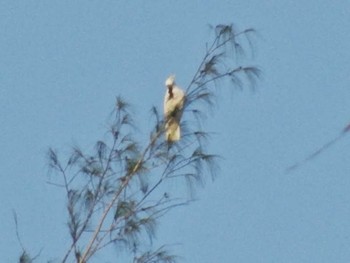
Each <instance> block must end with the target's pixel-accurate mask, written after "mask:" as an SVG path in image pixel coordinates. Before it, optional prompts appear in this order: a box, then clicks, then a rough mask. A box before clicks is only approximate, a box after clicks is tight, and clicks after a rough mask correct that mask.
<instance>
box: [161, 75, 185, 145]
mask: <svg viewBox="0 0 350 263" xmlns="http://www.w3.org/2000/svg"><path fill="white" fill-rule="evenodd" d="M165 85H166V87H167V91H166V94H165V98H164V116H165V138H166V140H167V141H170V142H173V141H178V140H180V138H181V128H180V120H181V117H182V112H183V106H184V101H185V93H184V91H183V90H182V89H181V88H179V87H178V86H176V84H175V77H174V76H170V77H169V78H168V79H167V80H166V82H165Z"/></svg>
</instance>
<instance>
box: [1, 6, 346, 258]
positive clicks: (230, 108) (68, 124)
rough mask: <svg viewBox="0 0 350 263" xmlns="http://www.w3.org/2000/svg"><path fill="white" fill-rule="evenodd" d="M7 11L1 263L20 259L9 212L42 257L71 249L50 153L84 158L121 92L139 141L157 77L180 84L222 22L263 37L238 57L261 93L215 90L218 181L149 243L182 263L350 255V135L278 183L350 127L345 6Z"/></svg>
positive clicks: (154, 101)
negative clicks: (253, 70) (251, 69)
mask: <svg viewBox="0 0 350 263" xmlns="http://www.w3.org/2000/svg"><path fill="white" fill-rule="evenodd" d="M0 2H1V8H0V28H1V37H0V122H1V129H0V146H1V151H0V164H1V165H0V178H1V184H0V196H1V214H0V219H1V224H0V231H1V235H0V261H1V262H15V261H16V260H17V257H18V255H19V254H20V252H21V249H20V246H19V244H18V242H17V240H16V236H15V226H14V220H13V216H12V211H13V210H16V212H17V214H18V220H19V228H20V229H19V231H20V234H21V237H22V241H23V243H24V244H25V245H26V247H27V248H28V249H29V251H31V252H32V253H34V254H35V253H36V252H38V251H39V250H40V249H43V251H42V253H41V256H40V259H39V260H38V262H45V260H46V259H55V258H57V257H59V256H60V255H62V252H63V251H64V250H65V248H66V246H65V241H66V240H67V237H66V236H67V231H66V228H65V223H66V216H65V210H64V209H65V207H64V205H65V200H64V195H63V193H62V192H61V191H60V189H57V188H55V187H53V186H51V185H48V184H47V183H46V182H47V181H48V180H49V179H50V178H49V177H48V175H47V165H46V159H45V153H46V150H47V149H48V147H50V146H53V147H54V148H58V149H59V150H60V151H61V152H62V153H63V154H64V153H68V152H69V147H70V146H71V145H74V144H78V145H80V146H82V147H83V148H85V149H91V147H92V146H93V144H94V142H95V141H96V140H98V139H99V138H101V137H103V136H104V134H105V131H106V128H107V127H106V119H107V117H108V114H109V113H110V111H111V109H112V107H113V105H114V99H115V97H116V96H117V95H122V96H123V97H124V98H125V99H126V100H128V101H129V102H130V103H131V104H132V105H134V112H135V113H136V114H137V121H138V123H139V129H140V131H139V132H140V135H141V136H143V135H145V134H147V133H148V131H149V126H148V122H149V116H150V115H149V109H150V108H151V106H152V105H156V106H157V107H159V108H161V106H162V102H163V96H164V92H165V90H164V89H165V88H164V80H165V78H166V77H167V76H168V75H169V73H175V74H176V76H177V80H178V84H179V85H180V86H181V85H182V86H186V85H187V84H188V83H189V81H190V79H191V77H192V76H193V74H194V72H195V69H196V67H197V66H198V63H199V62H200V59H201V58H202V56H203V55H204V52H205V43H206V42H207V41H209V40H210V36H211V35H210V30H209V29H208V24H212V25H215V24H219V23H234V24H236V25H237V26H238V27H240V28H246V27H253V28H255V29H256V30H257V31H258V33H259V35H258V37H256V38H255V40H254V43H255V56H254V59H249V60H248V61H247V63H248V64H254V65H258V66H259V67H260V68H261V69H262V70H263V78H262V80H261V82H260V83H259V86H258V90H257V92H255V93H252V92H251V91H249V89H247V90H244V91H243V92H239V91H238V90H236V91H234V92H230V91H229V87H223V90H222V91H221V92H220V93H221V95H220V97H219V100H218V101H219V104H220V105H219V107H218V108H217V110H216V111H215V113H214V114H213V115H212V116H210V118H208V121H207V122H206V127H207V129H208V130H209V131H212V132H215V136H213V137H212V142H211V146H210V150H211V152H214V153H217V154H220V155H222V156H223V157H224V159H223V160H222V161H221V163H220V166H221V172H220V176H219V177H218V178H217V180H216V181H215V182H214V183H210V182H208V183H207V184H206V186H205V188H203V189H200V190H199V191H198V192H197V198H198V201H196V202H195V203H193V204H192V205H191V206H188V207H182V208H180V209H178V210H175V211H173V212H171V213H169V214H168V215H167V216H166V217H165V218H164V220H163V221H162V224H161V227H160V228H159V230H158V241H157V242H159V243H168V244H179V245H176V246H174V247H173V252H174V253H175V254H177V255H179V256H181V260H182V262H188V263H206V262H208V263H211V262H223V263H229V262H266V263H271V262H276V263H277V262H279V263H280V262H298V263H300V262H305V263H306V262H318V263H322V262H327V263H328V262H344V263H345V262H349V261H350V191H349V189H350V159H349V145H350V138H349V137H344V139H343V140H341V141H339V142H338V143H337V144H335V145H334V146H333V147H332V148H330V149H329V150H327V151H326V152H324V153H323V154H322V155H320V156H319V157H318V158H316V159H314V160H313V161H311V162H309V163H307V164H305V165H304V166H302V167H300V168H299V169H298V170H295V171H294V172H292V173H289V174H286V173H285V168H286V167H288V166H289V165H291V164H293V163H294V162H295V161H299V160H300V159H303V158H304V157H305V156H306V155H307V154H309V153H311V152H312V151H314V150H316V149H317V148H318V147H320V146H321V145H322V144H323V143H325V142H327V141H328V140H330V139H332V138H333V137H335V136H337V135H338V134H339V132H340V131H341V130H342V129H343V127H344V126H346V125H347V124H348V122H349V121H350V113H349V98H350V85H349V84H350V74H349V72H350V49H349V46H350V3H349V1H345V0H338V1H332V0H324V1H319V0H309V1H295V0H294V1H291V0H284V1H277V0H270V1H260V0H245V1H228V0H226V1H224V0H222V1H217V0H206V1H199V0H197V1H185V0H179V1H175V0H174V1H164V0H163V1H160V0H156V1H101V0H99V1H92V0H91V1H86V0H77V1H67V0H51V1H45V0H23V1H17V0H1V1H0ZM115 262H118V261H115Z"/></svg>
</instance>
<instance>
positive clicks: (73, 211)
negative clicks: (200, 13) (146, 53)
mask: <svg viewBox="0 0 350 263" xmlns="http://www.w3.org/2000/svg"><path fill="white" fill-rule="evenodd" d="M252 33H254V30H252V29H248V30H244V31H236V30H235V29H234V27H233V26H232V25H219V26H216V27H215V28H214V38H213V41H212V42H211V43H210V44H207V49H206V53H205V54H204V57H203V60H202V61H201V62H200V64H199V67H198V70H197V71H196V72H195V73H194V76H193V79H192V80H191V82H190V83H189V85H188V87H187V89H186V99H185V101H184V110H185V114H184V119H183V122H182V123H181V125H182V126H183V127H184V134H183V136H182V138H181V140H180V141H179V142H175V143H168V142H167V141H165V140H164V134H163V133H164V120H163V117H162V116H161V114H159V113H158V110H157V108H156V107H153V108H152V110H151V112H152V114H153V116H154V121H155V122H154V128H153V129H152V130H151V132H150V136H149V141H148V142H147V143H144V142H141V141H138V140H137V134H136V133H135V132H134V131H135V126H134V122H133V118H132V113H131V111H130V105H129V104H128V103H127V102H126V101H125V100H124V99H122V98H121V97H118V98H117V100H116V104H115V109H114V112H113V118H112V123H111V125H110V130H109V137H108V138H107V139H106V140H98V141H97V143H96V145H95V147H94V150H93V151H92V153H86V152H84V151H83V150H81V149H80V148H78V147H75V148H73V149H72V153H71V156H69V157H68V158H67V159H68V160H67V161H66V162H63V161H61V159H60V158H59V157H58V155H57V153H56V151H54V150H53V149H50V150H49V152H48V159H49V166H50V167H51V168H52V169H53V170H54V171H55V172H56V174H57V175H58V177H55V178H53V180H54V181H55V182H53V183H54V184H55V185H59V186H61V187H62V188H63V189H64V192H65V194H66V198H67V215H68V221H67V226H68V229H69V234H70V237H71V243H70V244H69V245H68V248H67V251H66V253H65V254H64V255H63V257H62V261H61V262H63V263H64V262H77V263H86V262H90V260H91V259H92V258H93V257H94V256H95V255H96V254H98V253H100V252H101V251H103V250H104V249H105V248H106V247H109V246H115V247H117V248H119V247H123V248H125V249H127V250H128V251H130V255H132V259H131V261H130V262H134V263H151V262H152V263H156V262H164V263H173V262H175V260H176V257H174V256H171V255H170V254H169V253H168V252H167V251H166V247H161V248H159V249H156V250H151V249H149V247H151V246H152V239H153V237H154V236H155V229H156V226H157V223H158V220H159V219H160V218H161V217H162V216H163V215H164V214H165V213H167V212H168V211H169V210H171V209H173V208H175V207H177V206H181V205H185V204H187V203H188V198H179V197H178V196H179V194H181V191H180V192H170V190H169V189H167V188H166V182H167V181H170V180H173V181H176V180H178V179H180V181H181V180H182V179H183V180H182V181H184V182H186V183H187V184H188V185H189V186H190V188H191V189H193V187H194V186H195V185H196V183H200V184H202V183H203V182H204V180H205V177H207V176H208V175H209V177H211V178H214V177H215V173H216V171H217V169H216V168H217V164H216V160H217V156H216V155H214V154H210V153H208V152H207V151H206V147H205V146H206V145H207V141H208V138H209V137H208V134H207V133H206V132H205V131H203V130H201V126H200V125H197V122H193V120H198V123H200V122H201V121H202V119H203V118H204V116H205V114H206V112H205V111H206V110H207V108H208V107H213V106H215V103H214V100H213V96H214V95H215V92H216V88H221V85H219V81H221V80H223V81H224V80H225V79H226V80H229V81H230V83H231V84H232V86H233V87H242V86H244V85H245V84H247V83H248V82H249V83H250V84H252V85H254V84H255V80H256V78H257V77H258V76H259V74H260V71H259V70H258V69H257V68H256V67H253V66H242V65H236V64H237V61H238V54H239V56H240V57H239V59H241V57H242V54H243V53H244V52H243V51H244V48H243V44H242V42H241V41H240V39H242V40H243V41H245V38H244V37H249V35H250V34H252ZM247 81H248V82H247ZM226 86H227V85H226ZM187 113H192V114H187ZM56 179H57V180H56ZM145 237H147V238H146V239H145Z"/></svg>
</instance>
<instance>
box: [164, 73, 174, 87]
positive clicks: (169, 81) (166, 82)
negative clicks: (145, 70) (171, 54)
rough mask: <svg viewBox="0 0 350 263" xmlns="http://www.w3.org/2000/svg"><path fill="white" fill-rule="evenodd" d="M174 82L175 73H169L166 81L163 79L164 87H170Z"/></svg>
mask: <svg viewBox="0 0 350 263" xmlns="http://www.w3.org/2000/svg"><path fill="white" fill-rule="evenodd" d="M174 84H175V75H170V76H169V77H168V78H167V79H166V81H165V86H166V87H168V88H169V87H172V86H173V85H174Z"/></svg>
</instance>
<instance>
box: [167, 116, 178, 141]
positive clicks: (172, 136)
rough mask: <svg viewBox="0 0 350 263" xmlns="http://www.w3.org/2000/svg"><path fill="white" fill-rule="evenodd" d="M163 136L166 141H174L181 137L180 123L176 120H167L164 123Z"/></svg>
mask: <svg viewBox="0 0 350 263" xmlns="http://www.w3.org/2000/svg"><path fill="white" fill-rule="evenodd" d="M165 138H166V140H167V141H170V142H174V141H178V140H180V138H181V130H180V125H179V123H178V122H177V121H175V120H172V121H169V122H168V123H167V124H166V125H165Z"/></svg>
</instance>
